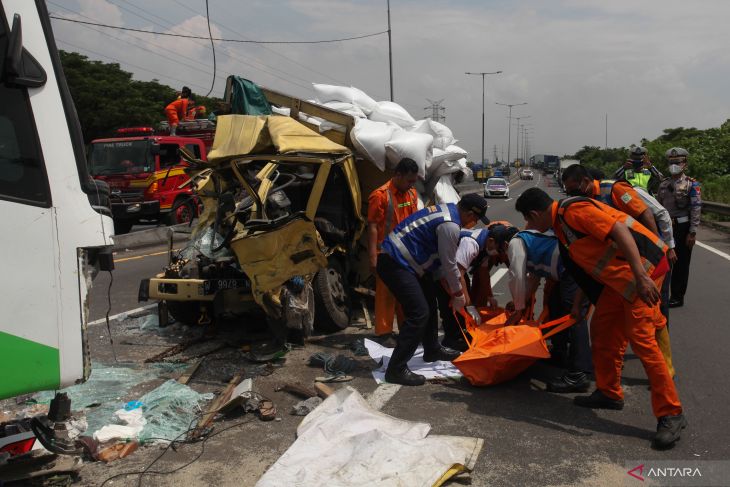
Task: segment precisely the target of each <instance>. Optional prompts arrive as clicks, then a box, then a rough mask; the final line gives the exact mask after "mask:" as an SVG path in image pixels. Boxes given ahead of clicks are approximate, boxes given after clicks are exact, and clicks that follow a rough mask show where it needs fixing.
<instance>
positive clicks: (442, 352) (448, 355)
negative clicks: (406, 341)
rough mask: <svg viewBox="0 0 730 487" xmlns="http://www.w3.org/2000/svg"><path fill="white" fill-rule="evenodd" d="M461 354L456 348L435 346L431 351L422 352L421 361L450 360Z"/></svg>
mask: <svg viewBox="0 0 730 487" xmlns="http://www.w3.org/2000/svg"><path fill="white" fill-rule="evenodd" d="M459 355H461V352H459V351H458V350H453V349H451V348H447V347H441V346H439V348H437V349H436V350H435V351H433V352H425V351H424V352H423V361H424V362H428V363H431V362H436V361H437V360H443V361H444V362H451V361H452V360H455V359H456V358H458V357H459Z"/></svg>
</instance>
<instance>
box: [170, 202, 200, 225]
mask: <svg viewBox="0 0 730 487" xmlns="http://www.w3.org/2000/svg"><path fill="white" fill-rule="evenodd" d="M193 218H195V206H193V203H192V200H191V199H190V198H178V199H176V200H175V203H174V204H173V205H172V210H170V213H169V214H168V215H167V224H168V225H179V224H181V223H190V222H192V221H193Z"/></svg>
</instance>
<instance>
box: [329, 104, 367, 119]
mask: <svg viewBox="0 0 730 487" xmlns="http://www.w3.org/2000/svg"><path fill="white" fill-rule="evenodd" d="M323 105H324V106H326V107H327V108H331V109H333V110H337V111H340V112H344V113H347V114H348V115H352V116H353V117H357V118H366V117H365V112H363V111H362V109H361V108H360V107H359V106H357V105H353V104H352V103H346V102H344V101H328V102H327V103H323Z"/></svg>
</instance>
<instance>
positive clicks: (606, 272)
mask: <svg viewBox="0 0 730 487" xmlns="http://www.w3.org/2000/svg"><path fill="white" fill-rule="evenodd" d="M579 201H586V202H589V203H591V204H594V205H596V207H598V208H599V209H600V207H599V205H598V204H597V203H596V202H595V201H594V200H593V199H591V198H585V197H583V196H576V197H572V198H566V199H564V200H561V201H560V202H559V204H558V210H557V219H558V222H559V225H556V232H555V234H556V236H557V237H558V239H559V240H560V243H562V244H563V245H564V246H565V247H566V248H567V250H568V255H569V256H570V258H571V259H572V260H573V261H574V262H575V263H576V264H577V265H578V266H579V267H581V268H582V269H583V270H584V271H586V273H588V274H589V275H590V276H591V277H592V278H593V279H595V280H596V281H598V282H600V283H601V284H604V285H606V286H608V287H610V288H612V289H613V290H614V291H616V292H617V293H619V294H620V295H621V296H623V297H624V299H626V300H627V301H629V302H633V301H634V300H635V299H636V297H637V294H636V280H635V279H634V275H633V273H632V271H631V267H630V266H629V263H628V262H627V260H626V257H624V256H623V255H622V254H620V253H619V249H618V246H617V245H616V243H615V242H613V241H612V240H610V239H609V240H606V241H604V242H601V241H598V240H596V239H595V238H590V237H589V236H588V235H586V234H584V233H581V232H578V231H576V230H575V229H573V228H571V227H570V225H568V223H567V222H566V221H565V218H564V215H565V213H566V211H567V210H568V208H569V207H570V205H572V204H573V203H576V202H579ZM618 221H620V222H623V223H625V224H626V226H627V227H628V228H629V231H630V232H631V236H632V237H633V238H634V242H636V246H637V248H638V249H639V254H640V255H641V263H642V265H643V267H644V270H645V271H646V273H647V274H649V276H651V278H652V279H657V278H659V277H661V276H663V275H664V274H666V272H667V270H669V266H668V264H667V260H666V256H665V254H666V251H667V248H668V247H667V246H666V244H665V243H664V242H663V241H662V240H661V239H660V238H659V237H658V236H656V235H654V234H653V233H652V232H651V231H649V230H648V229H647V228H646V227H644V226H643V225H641V224H639V223H638V222H637V221H636V220H634V219H633V218H632V217H630V216H629V215H626V214H625V213H621V216H620V217H619V220H618Z"/></svg>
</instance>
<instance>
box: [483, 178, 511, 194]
mask: <svg viewBox="0 0 730 487" xmlns="http://www.w3.org/2000/svg"><path fill="white" fill-rule="evenodd" d="M492 196H503V197H505V198H509V183H508V182H507V180H506V179H504V178H489V179H487V182H486V183H484V197H485V198H491V197H492Z"/></svg>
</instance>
